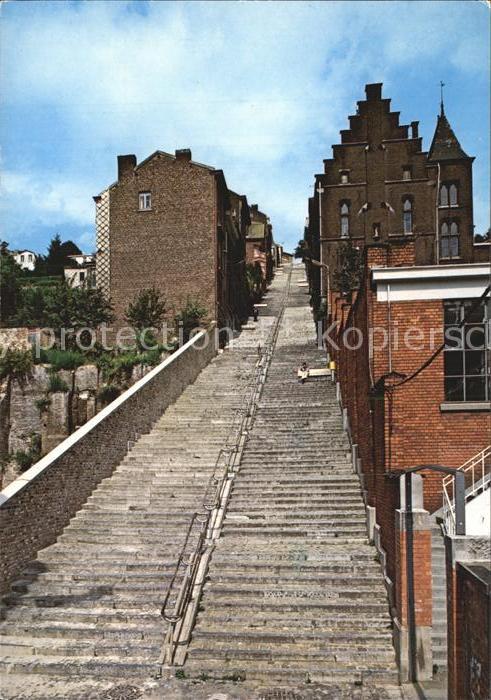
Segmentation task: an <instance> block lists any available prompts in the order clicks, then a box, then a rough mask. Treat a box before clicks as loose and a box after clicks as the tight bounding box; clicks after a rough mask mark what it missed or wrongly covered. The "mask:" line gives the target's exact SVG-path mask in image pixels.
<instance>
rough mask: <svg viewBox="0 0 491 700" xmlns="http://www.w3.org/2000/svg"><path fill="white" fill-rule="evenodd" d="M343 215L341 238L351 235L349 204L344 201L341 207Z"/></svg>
mask: <svg viewBox="0 0 491 700" xmlns="http://www.w3.org/2000/svg"><path fill="white" fill-rule="evenodd" d="M339 211H340V215H341V238H348V236H349V204H348V203H347V202H343V203H342V204H341V207H340V210H339Z"/></svg>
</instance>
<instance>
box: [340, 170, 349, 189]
mask: <svg viewBox="0 0 491 700" xmlns="http://www.w3.org/2000/svg"><path fill="white" fill-rule="evenodd" d="M348 182H349V170H341V184H342V185H347V184H348Z"/></svg>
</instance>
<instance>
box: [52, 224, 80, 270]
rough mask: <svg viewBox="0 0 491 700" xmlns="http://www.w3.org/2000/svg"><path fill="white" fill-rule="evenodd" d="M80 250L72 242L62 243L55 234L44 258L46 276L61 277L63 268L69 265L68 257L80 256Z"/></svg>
mask: <svg viewBox="0 0 491 700" xmlns="http://www.w3.org/2000/svg"><path fill="white" fill-rule="evenodd" d="M81 252H82V251H81V250H80V248H79V247H78V246H76V245H75V243H74V242H73V241H65V242H63V243H62V241H61V238H60V235H59V234H58V233H57V234H56V236H54V238H52V239H51V243H50V244H49V248H48V255H47V257H46V271H47V273H48V275H63V270H64V268H65V267H66V266H67V265H69V264H70V262H71V261H70V259H69V257H68V256H69V255H80V254H81Z"/></svg>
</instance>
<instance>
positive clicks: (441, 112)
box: [440, 80, 445, 117]
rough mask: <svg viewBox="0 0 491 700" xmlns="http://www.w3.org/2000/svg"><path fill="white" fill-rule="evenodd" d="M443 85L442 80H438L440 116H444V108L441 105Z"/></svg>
mask: <svg viewBox="0 0 491 700" xmlns="http://www.w3.org/2000/svg"><path fill="white" fill-rule="evenodd" d="M444 87H445V83H444V82H443V80H440V116H441V117H444V116H445V109H444V107H443V88H444Z"/></svg>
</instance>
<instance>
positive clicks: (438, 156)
mask: <svg viewBox="0 0 491 700" xmlns="http://www.w3.org/2000/svg"><path fill="white" fill-rule="evenodd" d="M469 157H470V156H468V155H467V153H466V152H465V151H464V149H463V148H462V146H461V145H460V143H459V140H458V138H457V137H456V136H455V134H454V131H453V129H452V127H451V126H450V123H449V121H448V119H447V117H446V116H445V112H444V110H443V107H442V111H441V113H440V115H439V117H438V121H437V124H436V129H435V134H434V136H433V141H432V142H431V146H430V150H429V152H428V160H437V161H438V160H454V159H456V158H457V159H459V158H469Z"/></svg>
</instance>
